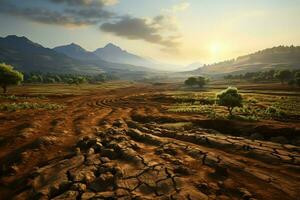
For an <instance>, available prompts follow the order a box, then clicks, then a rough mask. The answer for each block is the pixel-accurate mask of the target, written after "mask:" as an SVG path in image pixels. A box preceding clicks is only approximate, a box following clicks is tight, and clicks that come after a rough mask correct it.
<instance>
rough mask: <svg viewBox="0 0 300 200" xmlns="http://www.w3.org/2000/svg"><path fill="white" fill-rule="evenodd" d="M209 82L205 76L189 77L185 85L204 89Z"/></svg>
mask: <svg viewBox="0 0 300 200" xmlns="http://www.w3.org/2000/svg"><path fill="white" fill-rule="evenodd" d="M207 82H208V79H206V78H205V77H203V76H199V77H189V78H188V79H187V80H185V82H184V84H185V85H187V86H195V85H198V86H199V87H201V88H202V87H203V86H204V85H205V84H206V83H207Z"/></svg>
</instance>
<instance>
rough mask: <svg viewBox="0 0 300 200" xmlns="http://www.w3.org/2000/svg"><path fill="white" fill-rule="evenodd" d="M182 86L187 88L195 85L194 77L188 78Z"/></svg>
mask: <svg viewBox="0 0 300 200" xmlns="http://www.w3.org/2000/svg"><path fill="white" fill-rule="evenodd" d="M184 84H185V85H187V86H194V85H197V78H196V77H189V78H188V79H187V80H185V81H184Z"/></svg>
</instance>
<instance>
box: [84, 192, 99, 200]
mask: <svg viewBox="0 0 300 200" xmlns="http://www.w3.org/2000/svg"><path fill="white" fill-rule="evenodd" d="M95 195H96V194H95V193H93V192H85V193H83V194H82V195H81V200H88V199H91V198H93V197H94V196H95Z"/></svg>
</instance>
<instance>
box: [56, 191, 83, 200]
mask: <svg viewBox="0 0 300 200" xmlns="http://www.w3.org/2000/svg"><path fill="white" fill-rule="evenodd" d="M78 195H79V192H77V191H67V192H65V193H63V194H61V195H59V196H57V197H55V198H52V199H53V200H76V199H77V196H78Z"/></svg>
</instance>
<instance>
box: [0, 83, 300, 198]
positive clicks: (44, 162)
mask: <svg viewBox="0 0 300 200" xmlns="http://www.w3.org/2000/svg"><path fill="white" fill-rule="evenodd" d="M169 90H172V88H168V87H166V86H155V87H154V86H152V87H149V86H144V85H141V86H139V85H136V86H130V87H128V88H126V89H124V88H123V89H114V90H98V91H97V92H94V93H92V94H84V95H76V96H64V95H61V96H47V98H45V99H43V98H42V99H38V100H37V99H35V98H29V99H28V100H27V101H33V102H35V101H39V102H45V103H46V102H52V103H56V104H59V105H64V107H63V108H60V109H58V110H19V111H14V112H4V111H3V112H0V124H1V126H0V136H1V138H0V139H1V140H0V166H1V182H0V199H2V198H3V199H70V200H71V199H74V200H75V199H76V200H77V199H224V200H225V199H245V200H248V199H249V200H250V199H266V200H269V199H272V200H276V199H281V200H283V199H291V200H294V199H299V196H300V147H299V146H298V145H297V142H296V143H295V140H299V133H300V131H299V125H298V123H297V121H296V122H295V121H294V122H285V123H284V122H278V121H272V120H266V121H259V122H237V121H234V120H233V121H229V120H211V119H208V118H206V117H205V116H202V115H199V114H191V113H171V112H168V111H167V110H166V109H165V107H167V106H169V105H170V104H171V103H170V102H169V101H168V98H167V97H166V96H165V95H164V94H163V92H164V91H169ZM2 101H9V100H2ZM253 133H255V134H257V135H259V136H260V138H253V137H252V138H251V137H250V136H253ZM280 134H282V135H284V136H285V138H286V141H284V143H283V144H282V143H279V142H281V141H278V143H277V142H276V140H275V141H274V140H272V138H274V137H276V136H278V135H280ZM262 136H263V137H262ZM271 141H273V142H271Z"/></svg>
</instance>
